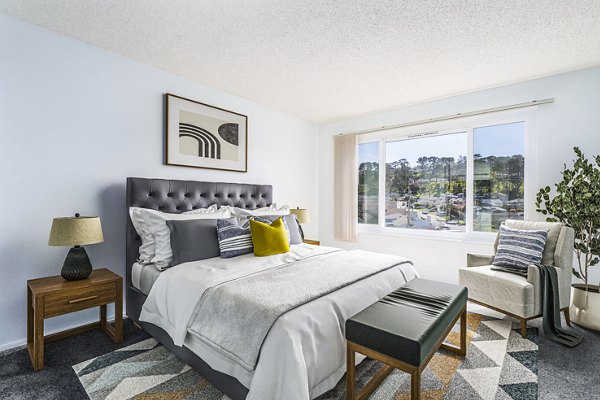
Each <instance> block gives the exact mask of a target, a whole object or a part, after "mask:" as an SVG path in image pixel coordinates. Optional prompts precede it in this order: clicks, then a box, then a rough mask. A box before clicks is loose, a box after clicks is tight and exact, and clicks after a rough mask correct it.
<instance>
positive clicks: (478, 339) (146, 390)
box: [73, 313, 538, 400]
mask: <svg viewBox="0 0 600 400" xmlns="http://www.w3.org/2000/svg"><path fill="white" fill-rule="evenodd" d="M467 328H468V330H467V355H466V357H465V358H464V359H462V358H461V357H458V356H457V355H455V354H453V353H450V352H446V351H444V350H440V351H438V352H437V353H436V354H435V356H434V357H433V358H432V359H431V361H430V362H429V364H428V366H427V368H426V369H425V370H424V371H423V373H422V374H421V398H422V399H423V400H430V399H431V400H442V399H448V400H450V399H451V400H459V399H460V400H496V399H497V400H510V399H515V400H530V399H531V400H534V399H537V392H538V378H537V374H538V331H537V328H533V327H532V328H528V330H527V339H523V338H521V334H520V324H519V323H518V322H513V320H510V319H508V320H504V319H496V318H492V317H488V316H482V315H479V314H474V313H469V314H468V318H467ZM458 340H459V332H458V326H456V327H455V328H454V330H453V332H451V333H450V335H449V336H448V339H447V341H448V342H450V343H452V344H455V345H458ZM381 366H382V364H381V363H379V362H378V361H375V360H371V359H368V358H367V359H365V360H364V361H362V362H361V363H360V364H359V365H358V366H357V369H356V384H357V389H358V390H360V388H361V387H362V386H364V385H365V384H366V383H367V382H368V380H369V379H370V378H371V377H372V376H373V375H374V374H375V373H376V372H377V371H378V370H379V368H381ZM73 370H74V371H75V373H76V374H77V376H78V378H79V380H80V382H81V384H82V385H83V387H84V389H85V390H86V392H87V394H88V396H89V397H90V399H92V400H124V399H135V400H159V399H160V400H163V399H164V400H167V399H168V400H184V399H185V400H191V399H204V400H225V399H228V397H227V396H225V395H224V394H223V393H221V392H220V391H219V390H217V389H216V388H215V387H214V386H212V385H211V384H210V382H208V381H207V380H206V379H204V378H203V377H202V376H200V375H199V374H198V373H197V372H196V371H194V370H193V369H191V368H190V367H189V366H188V365H186V364H185V363H183V362H182V361H180V360H179V359H178V358H177V357H175V356H174V355H173V354H172V353H171V352H169V351H168V350H167V349H165V348H164V347H163V346H161V345H160V344H159V343H157V342H156V341H155V340H154V339H146V340H143V341H141V342H138V343H135V344H133V345H131V346H128V347H125V348H122V349H119V350H116V351H113V352H110V353H107V354H104V355H101V356H99V357H96V358H93V359H91V360H87V361H84V362H82V363H79V364H77V365H74V366H73ZM344 398H345V377H343V378H342V379H341V380H340V382H339V383H338V384H337V385H336V387H335V388H333V389H331V390H330V391H328V392H327V393H325V394H323V395H322V396H319V400H342V399H344ZM370 399H373V400H408V399H410V375H408V374H406V373H404V372H402V371H399V370H394V371H393V372H392V373H391V374H390V375H389V376H388V377H387V378H386V379H385V380H384V381H383V382H382V383H381V385H380V386H379V388H378V389H377V390H376V391H375V392H374V393H373V394H372V395H371V396H370Z"/></svg>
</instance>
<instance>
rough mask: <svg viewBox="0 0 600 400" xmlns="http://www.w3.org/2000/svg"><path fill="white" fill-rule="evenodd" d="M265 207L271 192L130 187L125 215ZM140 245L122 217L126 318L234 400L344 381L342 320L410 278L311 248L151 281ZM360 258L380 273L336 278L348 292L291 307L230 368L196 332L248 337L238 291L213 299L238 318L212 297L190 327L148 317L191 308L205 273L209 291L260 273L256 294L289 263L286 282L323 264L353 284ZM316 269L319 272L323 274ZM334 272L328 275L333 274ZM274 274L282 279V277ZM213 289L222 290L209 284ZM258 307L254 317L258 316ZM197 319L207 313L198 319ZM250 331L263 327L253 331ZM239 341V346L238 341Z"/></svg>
mask: <svg viewBox="0 0 600 400" xmlns="http://www.w3.org/2000/svg"><path fill="white" fill-rule="evenodd" d="M272 202H273V190H272V187H271V186H270V185H250V184H235V183H218V182H217V183H215V182H196V181H178V180H162V179H147V178H127V206H128V207H141V208H150V209H154V210H159V211H162V212H166V213H182V212H185V211H190V210H193V209H195V208H206V207H208V206H210V205H213V204H217V205H218V206H219V207H221V206H235V207H239V208H246V209H255V208H259V207H265V206H269V205H271V204H272ZM140 243H141V240H140V238H139V236H138V235H137V232H136V230H135V228H134V227H133V224H132V222H131V220H130V219H129V218H128V222H127V274H126V288H127V289H126V290H127V293H126V296H127V303H126V307H127V314H128V316H129V317H130V318H131V319H132V320H134V321H136V322H137V323H138V324H139V325H141V326H142V327H143V328H144V329H145V330H146V331H147V332H148V333H149V334H151V335H152V336H153V337H154V338H156V339H157V340H158V341H159V342H161V343H162V344H163V345H164V346H165V347H166V348H168V349H169V350H170V351H171V352H173V353H174V354H175V355H176V356H178V357H179V358H180V359H182V360H183V361H185V362H186V363H188V364H189V365H190V366H191V367H192V368H194V369H196V370H197V371H198V372H199V373H200V374H201V375H203V376H204V377H206V378H207V379H208V380H209V381H210V382H212V383H213V384H214V385H215V386H216V387H217V388H218V389H219V390H221V391H222V392H223V393H225V394H226V395H227V396H229V397H230V398H231V399H233V400H238V399H245V398H248V399H265V398H282V397H285V398H290V399H291V398H294V399H295V398H297V399H306V398H315V397H317V396H319V395H320V394H322V393H324V392H326V391H327V390H328V389H330V388H332V387H333V386H335V384H336V383H337V381H338V380H339V379H340V378H341V376H342V375H343V373H344V372H345V363H344V357H345V343H344V337H343V325H344V324H343V322H344V320H345V318H349V317H350V316H352V315H353V314H354V313H356V312H358V311H360V310H362V309H363V308H365V307H367V306H368V305H370V304H372V303H373V302H375V301H377V300H379V298H381V297H383V296H385V295H386V294H387V293H389V292H391V291H392V290H394V289H396V288H397V287H398V286H400V285H402V284H403V283H405V282H407V281H408V280H411V279H414V278H415V277H416V276H417V274H416V272H415V270H414V268H413V267H412V265H411V264H410V263H409V262H408V261H407V260H405V259H402V261H400V258H397V257H396V258H393V256H385V255H379V256H377V255H375V253H370V254H366V253H367V252H365V254H362V253H360V252H359V253H354V254H351V255H350V254H346V253H348V252H342V251H341V250H339V249H334V248H328V247H325V246H312V245H308V244H298V245H294V246H292V249H291V250H290V252H289V253H287V254H285V255H279V256H269V257H267V258H262V259H264V260H267V259H268V260H269V262H267V261H264V260H258V259H261V257H254V256H253V255H252V254H248V255H245V256H239V257H236V258H235V259H229V260H231V261H227V262H226V261H225V260H222V259H219V258H215V259H210V260H203V262H201V263H198V262H189V263H185V264H181V265H179V266H177V267H174V268H170V269H168V270H166V271H164V272H158V271H153V270H152V269H151V268H150V269H148V268H149V266H147V265H146V266H143V265H140V264H136V259H137V257H138V254H139V253H138V248H139V246H140ZM361 257H362V259H363V260H367V258H371V259H373V258H375V259H374V260H373V261H372V262H373V264H377V263H378V262H379V264H381V265H380V267H379V269H377V268H375V267H373V270H372V271H371V272H364V271H361V274H363V275H360V276H359V275H357V277H356V279H355V280H351V279H350V278H348V277H344V278H340V280H344V279H345V280H347V283H346V284H344V283H343V282H342V283H340V284H339V286H336V287H335V290H333V289H332V290H331V291H329V292H328V291H327V290H325V291H323V294H318V293H317V294H315V295H314V298H311V300H310V301H307V302H306V303H299V306H298V307H293V308H290V310H289V311H284V312H283V313H282V314H281V315H280V316H279V317H276V318H274V319H273V323H272V326H270V327H269V329H267V330H266V331H265V333H264V335H265V337H264V338H263V339H260V335H249V336H248V337H247V338H245V339H244V340H245V341H247V342H248V343H247V344H246V343H244V346H242V347H247V348H249V349H252V348H253V343H254V344H255V345H256V343H258V345H259V347H258V350H257V353H256V354H255V355H254V358H252V354H250V355H249V358H239V359H236V360H235V361H236V362H232V359H231V357H226V356H227V355H228V354H226V353H224V352H223V351H221V350H222V349H221V348H220V347H215V346H209V345H207V343H208V344H211V342H210V341H207V340H206V337H205V336H206V335H207V333H206V332H205V331H202V329H203V328H202V327H212V326H217V325H220V324H222V325H223V327H220V329H221V331H217V332H216V333H214V334H215V335H217V336H219V337H220V336H223V335H224V333H223V332H225V334H227V333H228V332H233V333H232V335H234V334H235V332H234V331H235V330H236V327H237V326H238V324H239V326H240V329H242V328H241V327H243V329H244V330H248V332H254V330H253V328H254V327H253V326H250V327H249V328H250V329H248V327H247V326H245V325H243V323H248V322H247V321H243V320H240V315H242V316H243V315H246V314H251V313H252V311H253V309H252V307H255V303H253V302H247V303H246V302H239V303H235V299H236V296H235V295H236V292H233V294H231V292H230V294H229V295H228V294H227V292H226V291H224V292H223V293H221V294H220V295H221V296H230V297H231V299H233V300H232V301H234V302H233V304H234V308H236V307H237V305H236V304H239V307H240V309H243V308H244V307H246V310H245V311H244V312H242V311H240V312H239V314H240V315H237V317H236V315H233V314H232V315H231V316H230V315H229V314H227V312H221V311H222V310H223V308H219V307H220V306H221V303H226V302H227V300H228V299H229V298H228V297H221V298H218V301H216V303H217V306H216V307H217V308H208V309H206V310H211V311H210V312H207V311H206V310H205V309H204V308H201V307H200V308H199V307H198V306H196V311H195V312H194V315H195V317H194V318H196V319H189V316H186V318H180V319H177V318H174V316H177V317H178V318H179V314H185V313H183V312H179V311H177V313H175V314H174V313H173V311H172V312H171V315H169V316H168V320H169V321H171V320H172V321H176V323H174V324H172V325H173V326H174V327H175V328H176V329H175V328H173V327H171V326H169V324H168V323H165V322H164V321H165V320H166V319H165V318H166V317H165V318H163V319H161V315H159V314H160V313H156V315H155V314H152V311H155V310H157V309H158V308H161V307H162V306H163V303H164V304H168V307H167V308H169V309H175V310H180V309H184V308H185V307H182V306H181V304H185V302H184V301H188V302H190V304H196V303H194V301H200V298H201V295H202V294H203V290H204V289H203V290H194V288H195V287H196V286H194V285H195V284H196V283H195V282H194V279H196V278H199V277H200V278H202V279H206V278H205V277H204V275H203V274H206V271H217V272H218V273H216V272H215V277H214V278H215V279H216V280H215V282H217V281H218V282H221V281H219V280H218V279H221V278H220V275H219V274H221V275H227V274H224V273H223V272H222V271H233V272H234V273H235V274H239V273H240V272H239V271H241V270H242V269H251V268H255V269H256V268H257V270H256V271H258V272H260V274H263V275H257V276H259V277H260V279H254V281H255V284H256V285H258V286H257V287H258V289H256V290H263V291H264V287H262V289H261V286H260V285H267V284H268V285H273V287H278V286H276V283H277V282H276V281H275V280H274V281H267V282H263V280H264V278H263V276H265V277H268V276H270V275H274V274H276V271H275V269H276V268H272V269H271V267H268V268H267V267H265V265H266V264H268V263H272V265H273V266H276V265H284V264H286V263H290V262H292V261H290V260H293V262H295V263H296V264H294V266H295V268H293V269H292V268H287V269H282V271H284V270H285V271H288V272H289V273H290V274H294V273H296V274H298V273H302V271H305V272H306V271H311V268H312V271H315V268H319V266H320V265H321V264H323V263H331V265H337V264H339V265H338V266H337V268H341V269H339V271H342V270H343V271H348V272H347V275H349V276H351V275H352V273H353V272H352V268H350V267H351V265H350V263H351V260H355V259H359V260H360V259H361ZM377 257H380V258H381V260H379V261H378V260H377ZM327 260H329V261H327ZM344 260H345V261H344ZM369 262H371V261H369ZM336 263H337V264H336ZM388 264H389V266H388ZM290 265H291V264H290ZM384 266H385V268H384ZM277 268H279V267H277ZM332 268H333V267H332ZM361 268H362V267H361ZM321 269H323V268H322V267H321ZM358 269H359V268H357V271H358ZM363 269H364V268H363ZM332 271H335V270H334V269H332ZM258 272H257V273H258ZM211 273H212V272H211ZM323 273H326V272H323ZM235 274H234V275H235ZM243 274H248V277H246V276H244V277H243V278H244V279H246V281H248V280H249V279H250V278H252V276H250V275H251V274H249V272H243ZM229 275H231V274H229ZM280 275H282V274H281V273H279V276H280ZM308 275H311V274H310V273H309V274H308ZM338 275H340V274H338ZM231 276H233V275H231ZM240 276H241V275H240ZM223 279H224V278H223ZM227 279H230V281H227V282H226V283H228V285H223V286H225V287H230V290H239V289H235V283H236V282H237V281H238V280H237V278H236V279H233V278H227ZM285 279H287V278H285ZM285 279H284V280H283V282H279V285H284V286H282V287H285V285H286V284H287V283H286V281H285ZM289 279H290V281H291V280H294V281H295V280H296V277H294V276H292V277H291V278H289ZM328 280H331V281H335V280H336V276H330V277H329V278H327V279H326V281H328ZM240 281H241V282H246V281H242V280H240ZM318 283H319V282H318V281H314V282H313V283H311V285H313V286H318ZM219 284H220V283H219ZM244 285H247V283H244ZM214 286H215V287H217V286H219V285H216V284H215V285H214ZM313 286H311V288H312V287H313ZM231 287H233V288H234V289H231ZM244 288H245V287H244ZM211 289H212V288H211ZM314 290H316V289H314ZM240 291H243V290H240ZM207 292H208V290H207ZM181 293H186V295H185V296H181V295H180V294H181ZM194 296H195V297H197V299H196V300H194V299H195V297H194ZM202 299H204V297H202ZM223 299H225V301H223ZM182 302H184V303H182ZM206 303H208V301H206V300H205V301H204V303H203V304H202V306H204V305H205V304H206ZM144 304H145V305H144ZM198 304H199V303H198ZM256 307H257V310H259V307H258V306H256ZM142 308H144V311H143V314H142V316H143V319H144V320H145V321H140V314H141V313H142ZM198 310H204V312H201V311H198ZM257 312H258V314H257V315H259V316H260V315H262V311H260V310H259V311H257ZM267 314H268V313H267ZM190 315H191V314H190ZM221 315H227V316H228V318H223V317H222V316H221ZM202 318H204V320H202ZM240 321H241V322H240ZM250 323H251V322H250ZM228 324H229V325H228ZM257 325H260V324H258V323H257ZM163 328H164V329H163ZM204 329H208V328H204ZM215 329H217V328H215ZM257 329H258V328H257ZM167 331H168V333H167ZM257 332H258V331H257ZM209 333H210V332H209ZM238 342H240V341H239V340H238ZM254 347H256V346H254ZM243 350H244V349H242V350H239V349H238V352H239V353H243ZM223 354H225V356H223ZM240 357H242V356H240ZM248 360H250V361H248ZM252 360H255V363H254V364H253V363H252V362H251V361H252ZM243 361H246V362H245V363H244V362H243ZM359 361H360V359H358V360H357V362H359Z"/></svg>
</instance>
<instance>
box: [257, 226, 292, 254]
mask: <svg viewBox="0 0 600 400" xmlns="http://www.w3.org/2000/svg"><path fill="white" fill-rule="evenodd" d="M250 233H251V234H252V245H254V255H255V256H258V257H263V256H272V255H274V254H281V253H287V252H288V251H290V243H289V241H288V236H287V232H286V230H285V225H284V224H283V218H277V219H276V220H275V221H274V222H273V223H272V224H271V225H269V224H265V223H264V222H259V221H255V220H250Z"/></svg>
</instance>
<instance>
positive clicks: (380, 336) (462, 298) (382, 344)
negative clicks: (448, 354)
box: [346, 279, 467, 366]
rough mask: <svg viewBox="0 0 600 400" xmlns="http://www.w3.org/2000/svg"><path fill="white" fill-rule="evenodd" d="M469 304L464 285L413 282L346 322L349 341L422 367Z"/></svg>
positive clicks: (425, 281)
mask: <svg viewBox="0 0 600 400" xmlns="http://www.w3.org/2000/svg"><path fill="white" fill-rule="evenodd" d="M466 302H467V289H466V288H464V287H462V286H457V285H450V284H446V283H442V282H434V281H429V280H425V279H414V280H412V281H410V282H408V283H407V284H406V285H404V286H402V287H400V288H398V289H397V290H395V291H394V292H392V293H390V294H389V295H387V296H386V297H384V298H383V299H381V300H379V301H378V302H376V303H375V304H372V305H371V306H369V307H367V308H366V309H364V310H363V311H361V312H359V313H358V314H356V315H355V316H354V317H352V318H350V319H348V320H347V321H346V339H347V340H349V341H351V342H353V343H356V344H358V345H361V346H364V347H367V348H369V349H371V350H375V351H377V352H379V353H382V354H385V355H387V356H390V357H393V358H395V359H397V360H400V361H403V362H405V363H408V364H411V365H413V366H418V365H420V364H421V363H422V362H423V361H424V359H425V358H426V357H427V355H428V354H429V353H430V352H431V351H432V350H433V349H434V347H435V345H436V344H437V342H438V341H439V340H440V338H441V337H442V335H443V334H444V332H445V331H446V330H447V329H448V327H449V325H450V324H451V323H452V321H454V319H456V318H457V317H458V316H459V315H460V312H461V310H462V309H463V307H464V306H465V305H466Z"/></svg>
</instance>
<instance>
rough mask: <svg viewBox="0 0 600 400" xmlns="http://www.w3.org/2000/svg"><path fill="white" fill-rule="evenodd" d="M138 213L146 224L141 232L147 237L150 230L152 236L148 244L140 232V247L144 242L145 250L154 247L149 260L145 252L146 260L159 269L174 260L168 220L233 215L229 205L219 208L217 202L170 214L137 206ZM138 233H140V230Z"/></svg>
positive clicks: (135, 212) (167, 265)
mask: <svg viewBox="0 0 600 400" xmlns="http://www.w3.org/2000/svg"><path fill="white" fill-rule="evenodd" d="M137 213H139V215H141V217H142V219H143V220H144V225H145V226H144V228H142V230H141V232H142V233H144V234H145V236H146V238H147V239H148V235H147V232H149V233H150V236H151V243H150V244H148V243H144V236H143V235H142V234H140V236H141V237H142V246H140V249H141V248H142V247H143V246H144V244H146V245H147V246H146V247H145V248H144V250H145V252H146V251H147V250H149V249H153V251H154V252H153V254H152V255H151V258H150V259H149V260H148V259H147V257H148V255H147V254H145V257H146V260H144V261H145V262H150V263H153V264H154V265H155V266H156V268H157V269H158V270H159V271H162V270H164V269H165V268H167V267H169V266H170V265H171V261H172V260H173V252H172V251H171V231H170V230H169V227H168V226H167V221H169V220H178V221H181V220H193V219H218V218H230V217H231V211H230V209H229V207H221V208H220V209H217V205H216V204H213V205H212V206H210V207H208V208H198V209H196V210H192V211H187V212H184V213H181V214H168V213H163V212H161V211H156V210H151V209H148V208H137V210H135V211H134V213H133V215H136V214H137ZM134 226H135V225H134ZM136 230H137V228H136ZM138 233H140V231H139V230H138ZM140 254H141V250H140ZM141 258H142V257H141V255H140V259H141Z"/></svg>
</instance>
